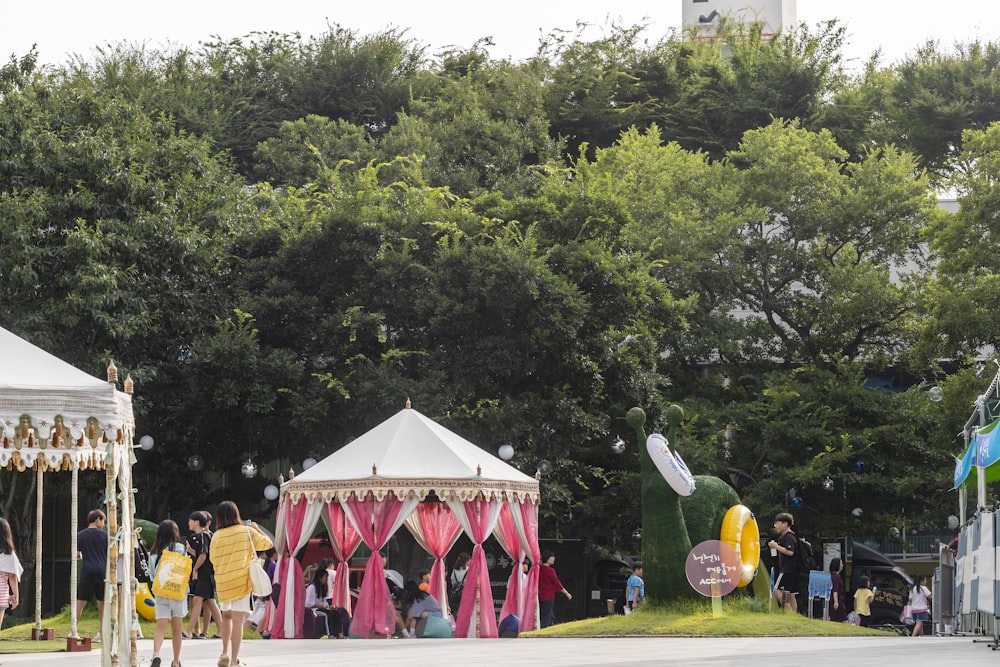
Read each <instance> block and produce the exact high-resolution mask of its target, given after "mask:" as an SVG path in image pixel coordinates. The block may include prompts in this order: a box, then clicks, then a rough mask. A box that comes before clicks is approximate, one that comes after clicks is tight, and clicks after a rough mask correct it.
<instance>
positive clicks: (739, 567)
mask: <svg viewBox="0 0 1000 667" xmlns="http://www.w3.org/2000/svg"><path fill="white" fill-rule="evenodd" d="M742 571H743V564H742V563H741V562H740V557H739V555H738V554H737V553H736V549H734V548H733V547H731V546H730V545H728V544H726V543H725V542H722V541H720V540H705V541H704V542H702V543H701V544H698V545H697V546H695V547H694V548H693V549H691V553H689V554H688V557H687V560H686V561H684V572H685V573H686V574H687V580H688V583H689V584H691V588H693V589H695V590H696V591H698V592H699V593H701V594H702V595H704V596H705V597H721V596H723V595H726V594H727V593H731V592H732V591H733V589H734V588H736V584H738V583H739V581H740V575H741V573H742Z"/></svg>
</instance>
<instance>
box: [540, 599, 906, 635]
mask: <svg viewBox="0 0 1000 667" xmlns="http://www.w3.org/2000/svg"><path fill="white" fill-rule="evenodd" d="M865 635H867V636H875V637H879V636H881V637H886V636H895V634H894V633H893V634H890V633H887V632H886V631H885V630H876V629H868V628H861V627H857V626H853V625H848V624H846V623H832V622H830V621H823V620H817V619H809V618H806V617H805V616H803V615H801V614H790V613H787V612H781V611H777V610H775V611H771V612H768V610H767V606H766V605H764V604H760V603H757V602H754V601H753V600H749V599H747V598H742V599H741V598H737V599H733V600H723V602H722V615H720V616H719V617H718V618H716V617H715V616H714V615H713V614H712V602H711V600H709V599H707V598H706V599H704V600H683V601H677V602H672V603H670V604H668V605H664V606H659V607H654V606H646V607H640V608H639V609H638V610H636V611H635V612H634V613H633V614H632V615H631V616H604V617H600V618H588V619H584V620H582V621H573V622H571V623H560V624H558V625H554V626H552V627H549V628H545V629H544V630H535V631H533V632H527V633H522V636H527V637H626V636H628V637H667V636H673V637H702V636H704V637H841V636H843V637H858V636H865Z"/></svg>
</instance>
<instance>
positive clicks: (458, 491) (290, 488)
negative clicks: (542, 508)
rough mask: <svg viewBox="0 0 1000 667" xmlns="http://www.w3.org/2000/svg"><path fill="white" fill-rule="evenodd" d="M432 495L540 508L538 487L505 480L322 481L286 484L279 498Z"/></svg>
mask: <svg viewBox="0 0 1000 667" xmlns="http://www.w3.org/2000/svg"><path fill="white" fill-rule="evenodd" d="M431 491H433V492H434V493H435V495H437V497H439V498H442V499H443V498H447V497H449V496H452V495H454V496H456V497H458V499H459V500H462V501H466V500H474V499H475V498H476V497H478V496H479V494H483V496H485V497H486V498H487V499H488V500H496V499H497V498H498V497H504V496H505V497H507V498H513V499H515V500H517V501H519V502H532V503H535V504H539V503H540V502H541V495H540V493H539V490H538V484H528V483H520V482H511V481H507V480H488V479H470V480H458V479H386V478H380V477H369V478H367V479H348V480H323V481H315V482H309V483H296V481H295V480H289V481H287V482H285V483H284V485H282V494H283V495H287V496H288V497H289V499H290V500H291V501H292V503H297V502H299V500H301V499H302V498H305V499H306V500H308V501H309V502H317V501H322V502H330V501H331V500H337V499H340V498H346V497H348V496H350V495H351V494H352V493H353V494H355V495H356V496H358V497H363V496H366V495H368V493H369V492H370V493H373V494H374V495H375V499H376V500H379V501H381V500H383V499H385V496H386V494H388V493H392V494H394V495H395V496H396V497H398V498H405V497H407V496H409V495H410V494H411V493H413V494H416V496H417V497H418V498H420V499H421V500H423V499H424V498H426V497H427V496H428V495H430V493H431Z"/></svg>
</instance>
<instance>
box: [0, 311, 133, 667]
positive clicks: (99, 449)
mask: <svg viewBox="0 0 1000 667" xmlns="http://www.w3.org/2000/svg"><path fill="white" fill-rule="evenodd" d="M117 375H118V371H117V369H116V368H115V367H114V364H113V363H112V364H111V365H110V366H109V367H108V380H107V382H105V381H102V380H100V379H98V378H95V377H92V376H90V375H88V374H86V373H84V372H82V371H80V370H79V369H77V368H75V367H73V366H71V365H70V364H67V363H66V362H64V361H62V360H61V359H58V358H57V357H55V356H53V355H51V354H49V353H48V352H45V351H44V350H42V349H40V348H38V347H36V346H34V345H32V344H31V343H28V342H27V341H25V340H23V339H21V338H19V337H17V336H15V335H14V334H12V333H11V332H9V331H7V330H6V329H3V328H0V468H6V469H7V470H8V471H12V472H15V473H24V472H28V471H32V472H34V473H35V474H36V476H37V479H36V498H37V502H36V519H35V521H36V526H35V529H36V533H35V627H36V630H37V631H41V630H42V627H41V613H42V611H41V599H42V595H41V592H42V591H41V586H42V584H41V554H42V543H41V540H42V532H43V531H42V506H43V497H44V496H43V489H44V475H45V473H46V472H58V471H62V470H69V471H71V473H72V476H73V497H72V515H71V517H70V533H71V545H70V551H71V553H70V554H67V555H68V556H69V558H70V560H71V561H75V557H76V533H77V482H78V473H79V471H80V470H88V469H89V470H104V471H105V473H106V479H107V488H106V496H107V506H108V526H109V533H110V537H111V538H112V539H109V548H108V551H109V559H108V562H109V564H113V563H115V562H116V560H117V554H118V550H119V547H121V548H122V549H123V550H124V551H125V552H126V553H128V554H129V555H131V553H132V550H131V545H132V539H131V537H132V534H133V533H132V531H133V523H134V519H133V517H134V505H133V497H132V462H133V454H132V441H133V437H134V433H135V419H134V417H133V414H132V397H131V395H130V394H131V391H132V380H131V378H128V379H126V381H125V392H121V391H118V389H117V387H116V385H117ZM116 486H117V489H116ZM119 496H120V498H119ZM119 510H120V512H119ZM119 516H120V522H119V521H118V518H119ZM122 536H128V539H124V538H123V537H122ZM132 569H133V563H132V558H124V559H123V566H122V577H123V580H124V581H129V580H130V579H131V577H132ZM116 574H117V573H116V568H114V567H112V566H111V565H109V571H108V581H107V584H106V586H107V590H106V596H105V599H106V600H108V601H109V602H112V603H113V602H114V597H115V596H116V591H117V587H116V586H115V583H114V582H115V579H114V578H115V576H116ZM76 583H77V582H76V568H75V567H73V568H71V570H70V589H71V590H70V598H71V601H72V600H74V599H75V597H76V595H75V594H76ZM117 602H118V604H117V609H118V615H117V616H116V617H115V618H114V619H112V618H110V614H106V615H105V619H104V621H103V623H104V627H102V634H103V635H104V637H105V638H106V640H105V642H104V644H103V646H102V653H103V664H105V665H110V664H111V660H112V655H117V656H119V657H121V656H123V655H125V656H128V655H132V654H134V652H135V640H134V638H133V637H132V632H131V629H132V624H133V620H134V604H135V603H134V597H133V596H132V595H122V596H120V599H119V600H118V601H117ZM70 606H71V608H72V609H74V613H75V605H72V604H71V605H70ZM109 609H115V605H114V604H110V605H109ZM70 636H71V637H73V638H75V637H76V618H75V616H74V618H73V621H72V627H71V631H70Z"/></svg>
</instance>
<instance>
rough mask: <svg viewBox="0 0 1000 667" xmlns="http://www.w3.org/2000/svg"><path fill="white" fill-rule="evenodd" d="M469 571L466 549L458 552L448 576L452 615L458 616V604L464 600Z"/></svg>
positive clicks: (449, 603) (449, 602)
mask: <svg viewBox="0 0 1000 667" xmlns="http://www.w3.org/2000/svg"><path fill="white" fill-rule="evenodd" d="M468 573H469V554H467V553H465V552H464V551H463V552H461V553H460V554H458V557H457V558H456V559H455V563H454V564H453V565H452V570H451V575H449V577H448V605H449V606H450V607H451V613H452V616H455V617H456V618H457V617H458V605H459V604H460V603H461V602H462V589H463V588H465V575H466V574H468Z"/></svg>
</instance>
